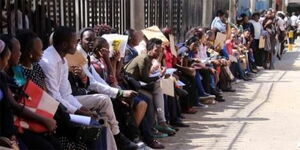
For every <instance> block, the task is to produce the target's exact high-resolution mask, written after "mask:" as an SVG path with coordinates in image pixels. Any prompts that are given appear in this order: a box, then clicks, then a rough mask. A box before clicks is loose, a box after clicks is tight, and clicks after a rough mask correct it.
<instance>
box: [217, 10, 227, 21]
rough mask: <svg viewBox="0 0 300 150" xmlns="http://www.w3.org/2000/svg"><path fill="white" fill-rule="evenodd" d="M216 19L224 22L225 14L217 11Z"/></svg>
mask: <svg viewBox="0 0 300 150" xmlns="http://www.w3.org/2000/svg"><path fill="white" fill-rule="evenodd" d="M217 17H220V19H221V20H222V21H225V19H226V16H225V13H224V12H223V11H222V10H218V11H217Z"/></svg>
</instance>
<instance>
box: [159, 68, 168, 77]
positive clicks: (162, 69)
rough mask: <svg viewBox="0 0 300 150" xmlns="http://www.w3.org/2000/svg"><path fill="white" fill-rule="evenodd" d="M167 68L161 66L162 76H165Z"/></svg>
mask: <svg viewBox="0 0 300 150" xmlns="http://www.w3.org/2000/svg"><path fill="white" fill-rule="evenodd" d="M166 71H167V68H166V67H161V71H160V74H161V76H164V75H165V74H166Z"/></svg>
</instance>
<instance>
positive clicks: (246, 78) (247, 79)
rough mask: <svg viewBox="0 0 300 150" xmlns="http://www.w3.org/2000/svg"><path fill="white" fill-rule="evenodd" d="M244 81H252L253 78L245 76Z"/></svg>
mask: <svg viewBox="0 0 300 150" xmlns="http://www.w3.org/2000/svg"><path fill="white" fill-rule="evenodd" d="M242 79H243V80H244V81H251V80H252V79H250V78H248V77H243V78H242Z"/></svg>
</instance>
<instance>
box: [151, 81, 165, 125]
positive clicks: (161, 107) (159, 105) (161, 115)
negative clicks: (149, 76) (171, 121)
mask: <svg viewBox="0 0 300 150" xmlns="http://www.w3.org/2000/svg"><path fill="white" fill-rule="evenodd" d="M152 95H153V100H154V101H153V102H154V105H155V108H156V112H157V119H158V123H163V122H166V117H165V103H164V97H163V92H162V89H161V87H160V82H156V83H155V84H154V90H153V92H152Z"/></svg>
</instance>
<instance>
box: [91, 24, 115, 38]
mask: <svg viewBox="0 0 300 150" xmlns="http://www.w3.org/2000/svg"><path fill="white" fill-rule="evenodd" d="M94 31H95V33H96V35H97V36H102V35H103V34H111V33H112V28H111V26H109V25H107V24H99V25H96V26H95V27H94Z"/></svg>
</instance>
